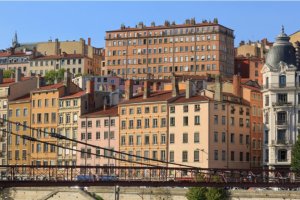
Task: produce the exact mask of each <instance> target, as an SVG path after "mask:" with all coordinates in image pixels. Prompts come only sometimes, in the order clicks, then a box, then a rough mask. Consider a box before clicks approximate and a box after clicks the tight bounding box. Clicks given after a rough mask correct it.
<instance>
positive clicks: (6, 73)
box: [3, 69, 15, 78]
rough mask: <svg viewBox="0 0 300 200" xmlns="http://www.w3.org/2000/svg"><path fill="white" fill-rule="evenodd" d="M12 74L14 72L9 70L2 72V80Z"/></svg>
mask: <svg viewBox="0 0 300 200" xmlns="http://www.w3.org/2000/svg"><path fill="white" fill-rule="evenodd" d="M14 73H15V72H14V70H11V69H9V70H4V72H3V78H10V77H11V75H12V74H14Z"/></svg>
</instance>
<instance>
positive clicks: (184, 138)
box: [169, 81, 250, 168]
mask: <svg viewBox="0 0 300 200" xmlns="http://www.w3.org/2000/svg"><path fill="white" fill-rule="evenodd" d="M186 84H187V86H186V93H185V96H182V95H181V96H180V97H179V98H177V99H176V100H174V101H173V102H171V103H170V104H169V145H170V146H169V161H170V162H174V163H179V164H185V165H190V166H195V167H203V168H249V167H250V112H249V110H250V108H249V103H248V102H246V101H244V100H242V99H241V98H239V97H237V96H235V95H233V94H230V93H226V92H222V91H221V87H222V86H221V83H220V82H216V83H215V84H216V86H215V91H214V92H212V91H209V90H203V91H202V92H201V93H200V94H195V92H193V90H192V89H191V88H192V84H191V82H190V81H187V83H186ZM170 166H173V165H170Z"/></svg>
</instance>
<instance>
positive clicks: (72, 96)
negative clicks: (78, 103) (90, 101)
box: [60, 90, 86, 99]
mask: <svg viewBox="0 0 300 200" xmlns="http://www.w3.org/2000/svg"><path fill="white" fill-rule="evenodd" d="M85 94H86V93H85V90H82V91H79V92H75V93H72V94H70V95H67V96H64V97H62V98H60V99H73V98H78V97H81V96H83V95H85Z"/></svg>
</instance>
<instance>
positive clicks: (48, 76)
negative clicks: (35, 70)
mask: <svg viewBox="0 0 300 200" xmlns="http://www.w3.org/2000/svg"><path fill="white" fill-rule="evenodd" d="M55 79H56V72H55V70H50V71H48V72H47V73H46V74H45V81H46V82H47V83H48V84H53V83H54V81H55Z"/></svg>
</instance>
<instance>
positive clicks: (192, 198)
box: [185, 187, 207, 200]
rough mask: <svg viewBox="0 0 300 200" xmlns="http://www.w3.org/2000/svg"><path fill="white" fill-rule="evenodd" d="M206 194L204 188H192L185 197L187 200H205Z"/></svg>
mask: <svg viewBox="0 0 300 200" xmlns="http://www.w3.org/2000/svg"><path fill="white" fill-rule="evenodd" d="M206 192H207V188H205V187H192V188H189V190H188V192H187V193H186V195H185V196H186V198H187V199H188V200H206V196H205V194H206Z"/></svg>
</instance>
